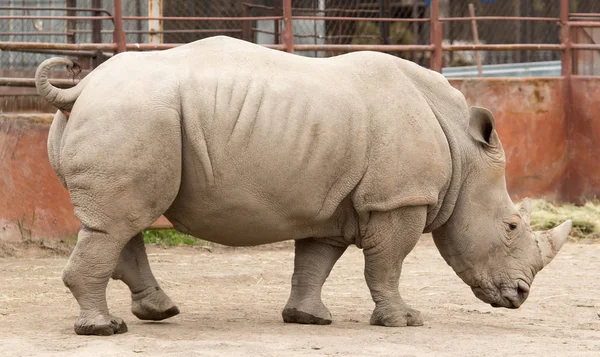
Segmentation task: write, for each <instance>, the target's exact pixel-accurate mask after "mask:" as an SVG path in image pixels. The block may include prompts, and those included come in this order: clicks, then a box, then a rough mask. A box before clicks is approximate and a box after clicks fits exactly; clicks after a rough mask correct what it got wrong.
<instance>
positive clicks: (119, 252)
mask: <svg viewBox="0 0 600 357" xmlns="http://www.w3.org/2000/svg"><path fill="white" fill-rule="evenodd" d="M59 64H64V65H67V66H68V67H72V66H73V63H72V62H71V61H69V60H67V59H63V58H53V59H49V60H47V61H45V62H44V63H42V64H41V65H40V67H39V68H38V71H37V73H36V84H37V87H38V91H39V93H40V95H41V96H42V97H44V98H46V99H47V100H48V101H49V102H51V103H52V104H54V105H55V106H56V107H57V108H59V109H60V110H61V111H59V112H57V114H56V116H55V118H54V122H53V124H52V127H51V130H50V136H49V138H48V153H49V158H50V162H51V164H52V167H53V169H54V171H55V172H56V174H57V176H58V177H59V178H60V179H61V180H62V182H63V184H64V185H65V187H67V188H68V190H69V192H70V194H71V199H72V202H73V204H74V206H75V214H76V215H77V217H78V218H79V220H80V221H81V224H82V227H83V228H82V229H81V231H80V232H79V239H78V242H77V245H76V247H75V250H74V251H73V254H72V256H71V258H70V260H69V263H68V265H67V267H66V268H65V270H64V274H63V280H64V282H65V284H66V285H67V286H68V287H69V289H71V292H72V293H73V295H74V296H75V298H76V299H77V301H78V303H79V306H80V308H81V313H80V316H79V318H78V319H77V321H76V323H75V332H76V333H78V334H100V335H109V334H113V333H121V332H125V331H126V330H127V327H126V325H125V323H124V322H123V321H122V320H121V319H120V318H118V317H115V316H112V315H110V313H109V311H108V307H107V303H106V291H105V290H106V285H107V282H108V280H109V278H110V277H111V276H112V277H113V278H115V279H121V280H123V281H124V282H125V283H126V284H127V285H128V286H129V288H130V290H131V292H132V299H133V305H132V310H133V313H134V314H135V315H136V316H137V317H139V318H140V319H145V320H161V319H164V318H168V317H171V316H174V315H176V314H177V313H178V312H179V310H178V309H177V307H176V306H175V305H174V304H173V302H172V301H171V300H170V299H169V298H168V297H167V295H166V294H165V293H164V292H163V291H162V290H161V289H160V287H159V284H158V283H157V282H156V279H155V278H154V276H153V275H152V272H151V270H150V267H149V265H148V259H147V257H146V253H145V250H144V245H143V242H142V238H141V235H140V232H141V231H142V230H143V229H145V228H147V227H148V226H149V225H150V224H151V223H152V222H153V221H154V220H156V219H157V218H158V217H159V216H160V215H161V214H163V213H164V215H165V216H166V217H167V218H169V220H170V221H171V222H172V223H173V225H174V226H175V227H176V228H177V229H178V230H180V231H183V232H186V233H189V234H192V235H194V236H197V237H202V238H204V239H207V240H210V241H213V242H217V243H221V244H226V245H236V246H242V245H257V244H265V243H271V242H277V241H282V240H288V239H295V240H296V255H295V260H294V274H293V277H292V289H291V294H290V298H289V300H288V302H287V305H286V306H285V308H284V310H283V319H284V321H286V322H297V323H313V324H328V323H330V322H331V314H330V313H329V311H328V309H327V308H326V307H325V305H323V303H322V301H321V288H322V286H323V283H324V282H325V279H326V278H327V276H328V275H329V272H330V271H331V269H332V267H333V265H334V264H335V262H336V260H337V259H338V258H339V257H340V256H341V255H342V254H343V253H344V250H345V249H346V247H347V246H348V245H350V244H355V245H357V246H358V247H360V248H362V249H363V251H364V257H365V279H366V282H367V285H368V287H369V289H370V291H371V294H372V297H373V300H374V302H375V310H374V311H373V314H372V317H371V324H374V325H385V326H406V325H421V324H422V322H423V321H422V318H421V315H420V313H419V312H418V311H416V310H413V309H411V308H410V307H408V306H407V304H406V303H405V302H404V301H403V300H402V298H401V297H400V293H399V291H398V282H399V277H400V270H401V266H402V262H403V260H404V258H405V257H406V255H407V254H408V253H409V252H410V251H411V250H412V248H413V247H414V245H415V244H416V242H417V240H418V239H419V236H420V235H421V234H422V233H423V232H433V237H434V240H435V243H436V245H437V246H438V248H439V250H440V252H441V254H442V256H443V257H444V258H445V259H446V261H447V262H448V264H449V265H450V266H452V268H453V269H454V270H455V271H456V273H457V274H458V275H459V276H460V277H461V278H462V279H463V280H464V281H465V282H466V283H467V284H468V285H470V286H471V287H472V289H473V291H474V293H475V294H476V296H477V297H479V298H480V299H481V300H483V301H485V302H488V303H491V304H492V305H494V306H502V307H508V308H516V307H519V306H520V305H521V304H522V303H523V301H525V299H526V298H527V295H528V291H529V287H530V286H531V283H532V281H533V278H534V275H535V274H536V273H537V272H538V271H539V270H540V269H542V267H543V266H544V265H546V264H548V262H549V261H550V260H551V259H552V258H553V257H554V255H555V254H556V253H557V251H558V249H560V247H561V246H562V244H563V243H564V242H565V240H566V238H567V235H568V233H569V231H570V228H571V223H570V221H567V222H565V223H564V224H562V225H561V226H559V227H557V228H555V229H554V230H552V231H548V232H541V233H540V232H536V233H532V232H531V231H530V227H529V214H530V212H531V204H530V203H529V201H525V203H524V204H523V207H521V209H519V210H518V209H516V208H515V207H514V205H513V203H512V202H511V200H510V198H509V196H508V193H507V191H506V186H505V179H504V165H505V159H504V152H503V149H502V146H501V144H500V141H499V140H498V136H497V134H496V131H495V124H494V119H493V117H492V115H491V113H490V112H488V111H487V110H485V109H482V108H471V110H469V108H468V107H467V104H466V102H465V99H464V97H463V96H462V95H461V94H460V92H458V91H457V90H455V89H453V88H452V87H451V86H450V85H449V84H448V82H447V81H446V80H445V79H444V77H442V76H441V75H440V74H438V73H435V72H432V71H429V70H427V69H424V68H421V67H419V66H418V65H416V64H414V63H412V62H409V61H404V60H402V59H399V58H396V57H393V56H389V55H386V54H382V53H374V52H358V53H352V54H347V55H343V56H338V57H335V58H328V59H312V58H305V57H300V56H294V55H290V54H287V53H283V52H278V51H275V50H269V49H265V48H263V47H260V46H257V45H254V44H250V43H247V42H242V41H239V40H235V39H231V38H227V37H214V38H209V39H205V40H201V41H197V42H194V43H190V44H187V45H184V46H181V47H179V48H175V49H171V50H167V51H160V52H149V53H123V54H119V55H117V56H115V57H113V58H112V59H110V60H108V61H107V62H105V63H104V64H102V65H101V66H99V67H98V68H97V69H95V70H94V71H93V72H92V73H90V74H89V75H88V76H87V77H86V78H85V79H83V80H82V81H81V83H80V84H78V85H77V86H76V87H74V88H71V89H68V90H60V89H57V88H54V87H53V86H52V85H50V84H49V82H48V73H49V71H50V69H51V67H53V66H56V65H59ZM67 115H69V116H68V117H67ZM132 237H133V238H132Z"/></svg>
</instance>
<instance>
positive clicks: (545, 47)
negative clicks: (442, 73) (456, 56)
mask: <svg viewBox="0 0 600 357" xmlns="http://www.w3.org/2000/svg"><path fill="white" fill-rule="evenodd" d="M564 48H565V46H564V45H558V44H556V45H553V44H498V45H443V46H442V50H444V51H475V50H480V51H481V50H487V51H503V50H530V51H552V50H556V51H559V50H562V49H564Z"/></svg>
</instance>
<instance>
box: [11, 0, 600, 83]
mask: <svg viewBox="0 0 600 357" xmlns="http://www.w3.org/2000/svg"><path fill="white" fill-rule="evenodd" d="M94 2H95V3H96V4H99V1H94ZM158 2H160V1H158ZM113 5H114V13H111V12H109V11H107V10H106V9H102V8H99V7H94V8H80V7H79V8H78V7H61V8H51V7H40V8H38V7H6V6H2V7H0V10H1V9H8V8H11V9H13V10H14V9H21V10H31V9H37V10H40V9H46V10H48V11H67V12H68V13H71V14H72V15H70V16H54V15H48V16H32V15H9V16H0V21H6V20H15V19H28V20H41V19H54V20H66V21H67V28H71V29H72V28H73V27H74V26H73V25H72V22H75V21H77V22H81V21H89V22H91V23H92V29H91V30H77V31H73V30H71V31H70V32H62V33H60V32H35V33H34V32H29V33H31V34H33V33H34V34H35V35H36V36H44V35H46V36H51V35H57V34H64V35H65V36H68V37H69V40H70V41H68V42H74V36H75V35H76V34H77V33H92V40H93V41H92V43H51V42H14V41H2V42H0V50H4V51H46V53H54V54H64V55H73V56H78V57H96V56H98V55H99V54H101V55H104V58H108V57H110V56H111V55H112V54H115V53H120V52H124V51H151V50H163V49H169V48H173V47H176V46H179V45H181V44H179V43H127V42H126V35H127V34H149V35H156V34H165V33H170V34H173V33H186V32H187V33H189V32H198V33H200V32H201V33H238V34H239V33H242V38H244V39H246V40H250V39H251V38H252V34H253V33H256V32H267V31H264V30H260V29H257V28H253V27H252V26H251V25H252V21H273V22H274V31H271V32H270V33H272V34H273V35H274V37H275V41H276V43H275V44H273V45H265V46H266V47H269V48H273V49H277V50H282V51H287V52H290V53H293V52H295V51H331V52H348V51H360V50H372V51H384V52H427V53H429V54H430V59H429V67H430V68H431V69H433V70H435V71H438V72H440V71H441V68H442V58H443V52H444V51H448V52H453V51H523V50H528V51H560V52H561V54H562V56H561V61H562V68H563V75H565V76H566V75H571V74H572V69H573V65H572V51H573V50H596V51H597V50H600V44H595V43H592V44H577V43H572V41H571V31H572V29H573V28H583V27H586V28H590V27H592V28H593V27H600V22H598V21H591V20H593V19H595V18H596V19H597V18H598V17H597V16H598V15H597V14H589V13H573V14H571V15H569V0H560V5H561V8H560V18H554V17H528V16H468V17H440V16H439V1H438V0H431V4H430V16H429V17H428V18H419V17H413V18H397V17H351V16H321V15H319V16H317V15H314V16H313V15H311V16H306V15H295V14H294V11H298V12H303V13H304V12H307V11H308V12H310V11H309V10H312V11H313V12H331V11H338V12H342V13H344V12H349V13H352V12H353V11H354V12H356V11H357V10H352V9H327V10H314V9H302V8H292V1H291V0H282V1H281V8H280V9H277V8H275V7H269V6H264V5H258V4H252V3H248V2H247V3H244V14H248V13H250V12H251V11H252V9H261V10H272V11H276V10H280V12H281V13H280V14H278V15H276V16H241V17H193V16H192V17H173V16H123V13H122V11H121V9H122V4H121V0H114V4H113ZM360 11H361V13H365V12H366V13H369V10H364V9H363V10H360ZM376 11H377V10H371V12H376ZM80 12H85V13H90V12H91V13H92V14H93V15H92V16H88V15H85V16H75V14H77V13H80ZM380 15H381V14H380ZM413 16H414V14H413ZM102 20H109V21H111V22H112V24H113V30H112V31H111V32H112V35H113V43H99V42H101V41H100V36H101V34H103V33H106V31H107V30H104V31H102V30H101V29H100V26H98V23H99V21H102ZM302 20H312V21H340V22H345V21H352V22H365V21H369V22H377V23H379V24H385V23H411V24H413V26H414V25H415V24H419V23H421V24H428V25H429V29H430V34H429V39H430V41H429V43H428V44H412V45H397V44H396V45H392V44H377V45H365V44H298V43H295V37H297V36H295V34H294V31H293V23H294V22H297V21H302ZM127 21H155V22H163V21H171V22H189V21H193V22H223V21H235V22H242V23H243V24H242V25H241V29H239V30H235V29H229V30H225V29H174V30H160V29H152V30H128V31H125V30H124V22H127ZM486 21H533V22H555V23H556V24H557V25H558V26H559V27H560V44H535V43H531V44H522V43H521V44H480V43H474V44H468V45H466V44H443V43H442V42H443V41H442V30H443V26H444V24H450V23H452V22H472V23H473V30H474V31H475V33H474V35H475V36H476V31H477V30H476V27H477V26H476V23H477V22H486ZM279 22H281V23H282V24H283V29H282V30H281V31H279V29H278V27H279ZM1 34H8V33H7V32H2V33H0V35H1ZM12 34H13V35H16V34H19V33H12ZM477 42H478V41H477ZM477 53H478V52H477ZM9 82H10V80H8V79H5V78H0V85H3V84H4V83H9ZM4 85H6V84H4ZM29 85H32V83H29Z"/></svg>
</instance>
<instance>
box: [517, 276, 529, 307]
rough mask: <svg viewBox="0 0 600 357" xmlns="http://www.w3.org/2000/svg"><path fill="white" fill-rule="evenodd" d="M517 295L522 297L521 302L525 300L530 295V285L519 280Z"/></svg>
mask: <svg viewBox="0 0 600 357" xmlns="http://www.w3.org/2000/svg"><path fill="white" fill-rule="evenodd" d="M517 296H518V297H519V299H521V302H523V301H525V299H527V296H529V285H527V283H525V282H524V281H523V280H519V282H518V283H517Z"/></svg>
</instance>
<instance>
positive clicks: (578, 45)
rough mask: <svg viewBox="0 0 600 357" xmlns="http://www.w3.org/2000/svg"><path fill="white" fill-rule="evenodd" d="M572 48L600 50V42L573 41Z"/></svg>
mask: <svg viewBox="0 0 600 357" xmlns="http://www.w3.org/2000/svg"><path fill="white" fill-rule="evenodd" d="M571 48H572V49H575V50H600V44H597V43H572V44H571Z"/></svg>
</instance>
